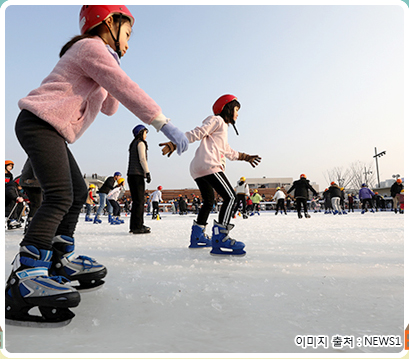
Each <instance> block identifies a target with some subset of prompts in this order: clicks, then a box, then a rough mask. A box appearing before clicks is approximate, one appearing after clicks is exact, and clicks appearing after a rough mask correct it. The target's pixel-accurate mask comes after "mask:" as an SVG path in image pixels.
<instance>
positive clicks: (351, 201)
mask: <svg viewBox="0 0 409 359" xmlns="http://www.w3.org/2000/svg"><path fill="white" fill-rule="evenodd" d="M351 211H352V212H353V211H354V195H353V194H352V193H350V194H348V212H351Z"/></svg>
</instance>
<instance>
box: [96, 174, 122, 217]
mask: <svg viewBox="0 0 409 359" xmlns="http://www.w3.org/2000/svg"><path fill="white" fill-rule="evenodd" d="M121 177H122V174H121V172H115V173H114V175H113V176H109V177H108V178H107V179H106V180H105V182H104V184H103V185H102V187H101V188H100V189H99V191H98V195H99V207H98V211H97V214H96V215H95V218H94V223H96V224H99V223H102V221H101V219H100V218H99V217H100V216H101V214H102V211H103V210H104V208H105V205H107V206H108V213H112V206H111V204H110V203H109V202H108V201H107V195H108V193H109V191H111V190H113V189H114V187H115V182H116V181H117V179H118V178H121ZM110 221H111V218H108V222H110Z"/></svg>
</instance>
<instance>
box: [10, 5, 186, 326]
mask: <svg viewBox="0 0 409 359" xmlns="http://www.w3.org/2000/svg"><path fill="white" fill-rule="evenodd" d="M133 23H134V18H133V16H132V14H131V13H130V11H129V10H128V9H127V8H126V6H124V5H84V6H83V7H82V8H81V12H80V30H81V35H79V36H76V37H74V38H73V39H72V40H71V41H69V42H68V43H67V44H66V45H65V46H64V47H63V48H62V50H61V53H60V57H61V58H60V60H59V61H58V63H57V65H56V66H55V68H54V69H53V70H52V72H51V73H50V74H49V75H48V76H47V77H46V78H45V79H44V80H43V82H42V83H41V85H40V87H39V88H37V89H35V90H33V91H31V92H30V93H29V94H28V95H27V96H26V97H25V98H23V99H21V100H20V101H19V107H20V109H21V112H20V115H19V117H18V119H17V122H16V126H15V130H16V135H17V138H18V140H19V142H20V144H21V146H22V147H23V149H24V150H25V151H26V153H27V154H28V156H29V158H30V160H31V163H32V166H33V170H34V171H35V173H36V175H37V178H38V180H39V183H40V185H41V188H42V190H43V193H44V200H43V202H42V205H41V207H40V208H39V209H38V211H37V212H36V214H35V216H34V217H33V219H32V222H31V224H30V227H29V228H28V231H27V233H26V234H25V236H24V238H23V240H22V242H21V243H20V252H19V254H18V255H17V256H16V258H15V260H14V262H13V269H12V273H11V275H10V278H9V280H8V281H7V284H6V318H7V320H8V322H14V321H19V322H23V324H30V323H27V322H31V323H33V322H45V323H49V322H52V323H54V325H57V324H58V323H61V324H62V325H63V324H68V322H69V321H70V320H71V318H72V317H73V316H74V314H73V313H72V312H71V311H70V310H69V309H68V308H71V307H75V306H77V305H78V304H79V302H80V295H79V293H78V292H77V290H76V289H75V288H73V287H72V286H69V285H66V284H65V282H63V281H61V280H60V279H58V278H57V277H50V276H49V275H50V274H52V275H58V276H64V277H65V278H67V279H68V280H71V281H78V282H79V288H90V287H91V288H93V287H97V286H100V285H101V284H102V283H103V280H102V279H103V278H104V277H105V276H106V274H107V269H106V268H105V266H103V265H102V264H99V263H98V262H96V261H95V260H94V259H92V258H89V257H86V256H80V257H78V258H77V259H75V260H74V259H73V258H74V257H73V251H74V239H73V234H74V231H75V227H76V224H77V221H78V216H79V213H80V211H81V209H82V206H83V203H85V200H86V197H87V187H86V185H85V182H84V179H83V178H82V174H81V171H80V169H79V167H78V165H77V163H76V161H75V159H74V157H73V155H72V153H71V152H70V150H69V149H68V147H67V143H73V142H75V141H76V140H77V139H78V138H79V137H81V135H82V134H83V133H84V131H85V130H86V129H87V128H88V127H89V126H90V125H91V123H92V122H93V121H94V119H95V117H96V116H97V114H98V113H99V112H102V113H104V114H106V115H108V116H111V115H113V114H114V113H115V112H116V111H117V109H118V104H119V102H121V103H122V104H123V105H124V106H125V107H127V108H128V109H129V110H130V111H131V112H132V113H133V114H134V115H135V116H137V117H139V118H140V119H141V120H142V121H143V122H144V123H146V124H149V125H152V126H153V127H154V128H155V129H156V130H157V131H162V132H163V133H164V134H165V135H166V136H167V137H168V138H169V139H170V140H171V141H173V142H174V143H176V144H177V146H178V153H179V154H181V153H182V152H184V151H186V149H187V147H188V140H187V138H186V136H185V135H184V133H182V132H181V131H180V130H178V129H177V128H176V127H175V126H174V125H173V124H172V123H171V122H169V119H167V118H166V117H165V116H164V115H163V114H162V111H161V108H160V107H159V106H158V105H157V104H156V103H155V101H153V100H152V99H151V98H150V97H149V96H148V95H147V94H146V93H145V92H144V91H143V90H142V89H141V88H140V87H139V86H138V85H137V84H136V83H135V82H133V81H132V80H131V79H130V78H129V77H128V76H127V75H126V74H125V72H124V71H123V70H122V69H121V68H120V59H121V57H122V56H124V55H125V54H126V52H127V50H128V47H129V46H128V40H129V38H130V35H131V31H132V26H133ZM40 278H41V280H40ZM34 306H38V307H39V309H40V312H41V316H36V315H32V314H29V313H28V311H29V310H30V309H31V308H32V307H34ZM52 308H53V310H52ZM20 324H21V323H20ZM31 325H32V324H31Z"/></svg>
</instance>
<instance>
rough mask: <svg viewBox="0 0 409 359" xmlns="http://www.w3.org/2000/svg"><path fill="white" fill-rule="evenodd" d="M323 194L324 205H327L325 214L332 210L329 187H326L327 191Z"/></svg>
mask: <svg viewBox="0 0 409 359" xmlns="http://www.w3.org/2000/svg"><path fill="white" fill-rule="evenodd" d="M322 196H323V197H324V207H325V212H324V214H330V213H331V212H332V204H331V194H330V193H329V190H328V188H325V191H324V193H323V194H322Z"/></svg>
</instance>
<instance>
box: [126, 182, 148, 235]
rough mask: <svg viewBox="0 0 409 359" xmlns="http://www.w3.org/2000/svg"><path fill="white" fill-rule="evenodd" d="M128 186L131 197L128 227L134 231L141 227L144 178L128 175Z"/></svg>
mask: <svg viewBox="0 0 409 359" xmlns="http://www.w3.org/2000/svg"><path fill="white" fill-rule="evenodd" d="M128 186H129V190H130V191H131V197H132V208H131V220H130V222H129V229H130V230H131V231H134V230H137V229H142V227H143V215H144V204H145V202H144V200H145V178H144V177H143V176H141V175H128Z"/></svg>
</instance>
